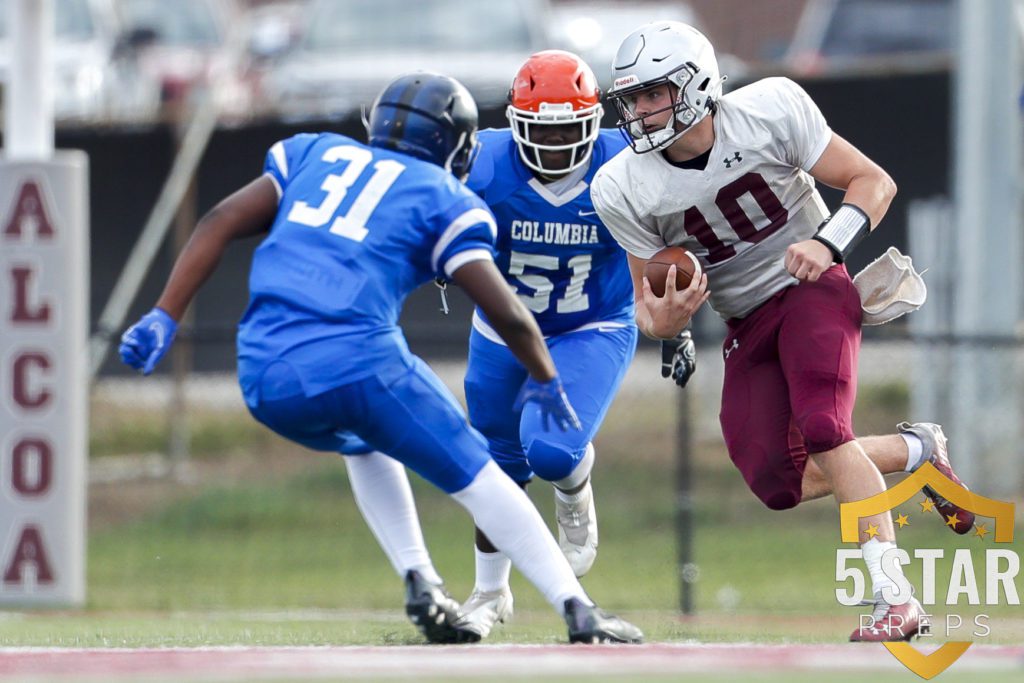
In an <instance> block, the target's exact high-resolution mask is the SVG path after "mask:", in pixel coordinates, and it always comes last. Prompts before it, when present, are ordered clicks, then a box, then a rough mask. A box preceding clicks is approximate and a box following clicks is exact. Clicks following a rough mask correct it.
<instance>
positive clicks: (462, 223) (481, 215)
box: [430, 209, 498, 271]
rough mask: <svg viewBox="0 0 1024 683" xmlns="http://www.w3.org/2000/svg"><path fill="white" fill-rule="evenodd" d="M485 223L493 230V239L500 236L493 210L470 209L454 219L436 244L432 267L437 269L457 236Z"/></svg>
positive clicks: (431, 261)
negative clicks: (438, 263) (445, 251)
mask: <svg viewBox="0 0 1024 683" xmlns="http://www.w3.org/2000/svg"><path fill="white" fill-rule="evenodd" d="M480 223H484V224H486V225H487V227H488V228H490V230H491V239H495V238H497V236H498V226H496V225H495V224H494V216H492V215H491V212H490V211H488V210H486V209H470V210H469V211H467V212H466V213H464V214H462V215H461V216H459V217H458V218H456V219H455V220H453V221H452V222H451V223H450V224H449V225H448V227H447V228H445V231H444V232H443V233H441V237H440V239H438V240H437V244H435V245H434V250H433V251H432V252H431V254H430V267H431V268H433V269H434V270H435V271H436V270H437V262H438V261H439V260H440V259H441V254H443V253H444V250H445V249H447V248H448V245H449V244H451V243H452V242H453V241H454V240H455V238H456V237H458V236H459V235H461V234H462V233H464V232H465V231H467V230H469V229H470V228H472V227H475V226H477V225H479V224H480Z"/></svg>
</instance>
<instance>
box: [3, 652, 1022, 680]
mask: <svg viewBox="0 0 1024 683" xmlns="http://www.w3.org/2000/svg"><path fill="white" fill-rule="evenodd" d="M918 647H919V646H918ZM936 647H937V646H930V647H924V648H919V649H921V650H923V651H924V652H931V651H933V650H934V649H935V648H936ZM0 658H2V661H3V667H2V669H0V671H2V672H0V681H8V680H10V681H13V680H24V679H25V677H30V678H33V679H36V678H44V677H45V680H48V681H51V680H75V681H81V680H83V679H85V680H106V681H127V680H131V681H135V680H139V679H140V678H147V677H157V676H163V677H169V679H171V680H175V681H187V680H196V679H200V680H209V679H210V678H211V677H213V676H215V677H216V680H246V681H250V680H261V679H262V680H265V679H272V680H281V679H284V680H310V679H312V678H327V677H340V678H344V679H351V678H356V677H372V678H408V679H410V680H419V679H422V678H424V677H438V678H442V677H443V678H446V679H447V678H471V679H479V677H480V672H481V671H500V672H501V677H502V678H505V677H508V676H525V675H530V676H544V677H547V678H548V679H553V677H556V676H572V677H574V678H576V677H581V676H585V675H588V674H594V675H600V676H602V677H608V676H616V675H621V676H629V677H630V678H633V679H636V678H638V677H642V676H644V675H658V676H665V675H672V674H676V675H679V676H681V677H683V676H686V675H693V674H699V673H716V674H719V673H723V672H725V673H727V672H740V673H753V672H758V673H761V672H787V671H815V672H821V673H825V672H851V671H887V672H891V671H902V672H904V673H906V670H905V669H904V668H903V665H902V664H900V663H899V662H898V661H897V660H896V658H895V657H893V656H891V655H890V654H889V653H888V652H886V651H885V650H884V649H883V648H877V649H872V650H868V648H863V647H861V648H857V649H856V653H855V654H854V649H853V648H851V647H850V646H849V645H839V644H818V645H813V644H807V645H771V644H739V643H728V644H724V643H723V644H717V643H716V644H700V643H653V644H649V645H630V646H625V645H623V646H583V645H577V646H569V645H564V644H562V645H486V644H483V645H452V646H446V647H443V648H439V647H436V646H427V645H417V646H340V647H337V646H331V647H265V648H254V647H248V646H226V647H200V648H143V649H131V648H102V649H99V648H97V649H93V648H53V647H47V648H2V649H0ZM1022 659H1024V647H1020V646H986V645H974V646H973V647H972V648H971V650H970V652H969V653H968V654H967V655H966V656H964V657H963V658H962V659H960V660H958V661H957V662H956V663H955V664H954V665H953V666H952V668H951V670H954V669H955V670H956V671H957V672H965V671H986V672H991V671H1020V670H1021V669H1022V664H1021V661H1022ZM907 675H909V673H908V674H907ZM954 678H955V675H954Z"/></svg>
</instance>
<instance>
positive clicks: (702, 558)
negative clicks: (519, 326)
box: [0, 388, 1024, 682]
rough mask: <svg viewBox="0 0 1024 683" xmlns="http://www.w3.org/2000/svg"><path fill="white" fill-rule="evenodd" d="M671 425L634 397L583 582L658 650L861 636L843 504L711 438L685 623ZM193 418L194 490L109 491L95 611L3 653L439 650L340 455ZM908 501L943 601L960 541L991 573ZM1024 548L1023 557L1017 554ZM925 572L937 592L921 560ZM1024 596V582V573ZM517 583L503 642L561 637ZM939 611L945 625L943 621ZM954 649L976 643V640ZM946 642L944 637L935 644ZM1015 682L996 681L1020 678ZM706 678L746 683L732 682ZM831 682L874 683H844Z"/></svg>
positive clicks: (35, 622) (468, 577)
mask: <svg viewBox="0 0 1024 683" xmlns="http://www.w3.org/2000/svg"><path fill="white" fill-rule="evenodd" d="M904 400H905V392H903V393H901V392H900V391H898V390H893V389H892V388H887V389H884V391H883V393H881V394H879V398H878V400H877V401H875V405H876V406H877V407H878V409H877V415H872V414H867V415H863V416H862V418H861V419H864V420H867V421H868V422H869V424H870V422H871V420H877V421H878V422H879V423H880V424H882V423H883V422H882V421H883V420H884V422H885V423H887V422H889V421H890V420H891V417H890V415H891V414H892V413H893V412H895V410H894V409H893V407H892V405H890V404H899V403H900V402H901V401H904ZM672 419H673V411H672V406H671V405H669V406H664V405H663V406H662V407H661V409H659V410H655V411H653V412H652V411H649V410H647V409H645V408H642V407H638V404H636V403H635V402H633V401H631V400H627V401H623V400H621V399H620V401H619V402H618V403H617V404H616V406H615V407H614V408H613V411H612V413H611V414H610V416H609V418H608V421H607V423H606V425H607V426H606V429H605V430H604V431H603V432H602V434H601V435H600V436H599V439H598V441H597V448H598V453H599V458H598V464H597V469H596V471H595V484H594V486H595V491H596V495H597V501H598V517H599V519H600V529H601V551H600V553H599V556H598V561H597V564H596V565H595V567H594V569H593V570H592V572H591V573H590V574H589V575H588V576H587V577H586V578H585V579H584V585H585V587H586V588H587V590H588V591H589V592H590V594H591V595H592V597H594V598H595V599H596V600H597V601H598V602H599V603H600V604H601V605H602V606H603V607H605V608H607V609H609V610H612V611H615V612H619V613H621V614H623V615H624V616H626V617H628V618H630V619H631V620H633V621H634V622H636V623H637V624H638V625H640V626H641V627H642V628H643V629H644V631H645V632H646V634H647V637H648V639H649V641H651V642H700V643H744V642H753V643H766V644H779V645H783V644H791V643H809V644H819V643H820V644H829V643H832V644H836V643H843V642H845V640H846V638H847V636H848V634H849V632H850V631H851V630H852V629H853V628H854V627H855V626H856V625H857V618H858V616H857V615H858V613H859V611H860V610H858V608H844V607H841V606H839V605H838V604H837V602H836V599H835V596H834V590H835V589H836V587H837V584H836V582H835V581H834V580H833V577H834V574H835V551H836V548H837V547H838V546H839V528H838V514H837V511H836V509H835V505H834V503H833V502H832V501H831V500H822V501H815V502H812V503H809V504H806V505H803V506H800V508H798V509H796V510H792V511H787V512H781V513H779V512H771V511H769V510H767V509H765V508H763V507H762V506H761V505H760V504H759V503H758V502H757V501H756V499H755V498H754V497H753V495H752V494H750V493H749V491H747V489H746V487H745V486H744V485H743V483H742V481H741V479H740V477H739V474H738V473H737V472H736V471H735V470H734V469H733V467H732V465H731V463H729V462H728V458H727V456H726V455H725V452H724V449H723V448H722V446H721V444H720V443H719V442H713V441H702V442H701V443H700V444H699V446H698V448H697V449H695V452H694V454H693V456H694V458H693V460H694V469H695V471H694V481H695V495H696V508H695V528H696V536H695V546H694V560H695V562H696V563H697V565H698V568H699V573H698V577H697V580H696V582H695V583H694V584H693V589H694V591H695V604H696V607H697V612H696V614H695V615H693V616H686V617H684V616H682V615H680V613H679V611H678V604H679V590H680V581H679V578H678V576H679V574H678V562H677V550H676V539H675V508H674V492H673V488H672V487H673V471H674V467H675V465H674V461H673V448H672V435H673V428H672V426H673V423H672ZM104 420H106V422H105V423H104ZM118 420H119V422H118V424H120V425H121V426H120V427H119V428H117V429H113V428H110V429H108V430H107V431H106V432H104V433H102V434H99V435H96V434H94V436H93V447H94V449H99V452H101V453H116V452H125V451H129V452H130V451H134V450H144V449H145V448H146V447H147V444H151V443H156V442H158V441H159V440H160V439H161V438H163V437H162V435H161V433H160V432H161V429H162V421H161V419H158V418H153V417H152V416H149V417H148V418H144V419H143V418H137V417H136V418H133V417H132V416H131V415H128V416H125V415H121V416H119V418H118ZM98 421H99V423H101V424H106V425H107V426H108V428H109V427H110V425H111V424H113V423H112V422H111V421H110V416H109V415H103V414H101V415H100V416H99V420H98ZM95 423H96V421H94V424H95ZM194 423H195V424H194V427H195V432H194V433H195V434H197V435H198V436H197V441H198V443H199V447H198V448H197V449H196V455H195V458H194V460H193V462H192V463H191V467H190V468H189V470H188V471H189V472H191V473H192V475H193V476H192V478H191V480H186V481H184V482H177V481H175V480H173V479H163V480H160V479H158V480H146V479H142V480H138V481H135V482H128V483H125V482H114V483H108V484H98V485H94V486H93V487H92V490H91V492H90V532H89V546H88V604H87V605H86V607H85V608H84V609H81V610H72V611H64V610H62V611H32V612H19V611H8V612H5V613H0V646H4V647H12V646H48V647H128V648H136V647H198V646H217V645H246V646H307V645H314V646H337V645H410V644H418V643H421V642H422V640H421V638H420V636H419V634H418V633H417V632H416V630H415V629H414V628H413V627H412V626H411V625H410V624H408V622H407V621H406V620H405V618H404V615H403V612H402V598H403V595H402V583H401V580H400V579H399V577H397V576H396V575H395V574H394V573H393V571H392V570H391V568H390V566H389V565H388V563H387V561H386V559H385V556H384V554H383V552H382V551H381V550H380V549H379V548H378V547H377V545H376V542H375V541H374V539H373V538H372V536H371V535H370V533H369V531H368V529H367V528H366V525H365V523H364V522H363V521H362V519H361V517H360V516H359V513H358V511H357V509H356V506H355V504H354V502H353V500H352V496H351V492H350V489H349V485H348V481H347V477H346V474H345V470H344V466H343V464H342V462H341V461H340V459H338V458H334V457H330V456H323V455H315V454H312V453H310V452H307V451H302V450H300V449H296V448H293V447H291V446H290V445H288V444H285V443H284V442H283V441H281V440H279V439H277V438H276V437H273V436H272V435H270V434H269V433H267V432H266V431H264V430H262V429H261V428H259V427H258V426H257V427H254V425H252V424H250V423H249V421H248V418H247V417H246V416H244V415H233V416H227V417H225V416H202V415H198V416H197V417H196V419H195V421H194ZM868 430H870V431H877V429H874V428H873V427H869V428H868ZM100 460H102V458H101V459H100ZM412 479H413V487H414V490H415V494H416V499H417V504H418V507H419V511H420V515H421V518H422V520H423V528H424V532H425V535H426V538H427V542H428V545H429V546H430V548H431V552H432V555H433V558H434V561H435V563H436V565H437V567H438V569H439V570H440V571H441V573H442V574H443V575H444V576H445V577H446V580H447V583H448V586H449V588H450V590H451V592H452V593H453V595H455V596H456V597H457V598H460V599H464V598H465V596H466V595H468V593H469V591H470V589H471V587H472V581H473V553H472V545H471V539H472V525H471V523H470V520H469V518H468V516H467V515H466V514H465V512H464V511H463V509H462V508H461V507H459V506H458V505H456V504H455V503H454V502H452V501H451V500H449V499H448V498H447V497H446V496H444V495H442V494H440V493H439V492H437V491H435V490H434V489H433V488H432V487H430V486H429V485H427V484H425V483H424V482H422V481H421V480H419V479H418V478H417V477H415V476H413V477H412ZM531 496H532V497H533V499H534V501H535V502H536V504H537V505H538V507H539V508H540V509H541V512H542V514H543V515H544V517H545V518H546V519H549V520H553V511H552V503H551V489H550V486H549V485H548V484H546V483H545V482H538V483H535V484H534V485H533V486H531ZM903 507H904V508H905V509H903V510H902V511H903V512H906V513H908V514H909V515H910V519H911V525H910V526H909V527H907V528H906V529H905V530H903V531H901V532H900V535H899V537H898V540H900V543H901V546H903V547H907V548H913V547H942V548H946V549H947V558H946V559H945V560H943V561H940V563H939V577H940V581H939V587H940V591H944V590H945V587H946V584H947V582H948V576H949V566H950V561H949V560H950V558H951V556H952V552H953V550H954V549H955V548H957V547H971V548H972V550H973V553H974V556H975V560H976V562H977V564H976V566H977V567H978V568H979V571H983V567H984V564H983V562H982V558H983V550H984V548H985V547H992V543H991V541H982V540H980V539H976V538H967V539H962V538H960V537H956V536H954V535H953V534H951V533H949V532H948V531H947V530H945V529H944V528H943V526H942V522H941V520H940V519H939V517H938V516H937V515H935V514H934V513H931V514H927V515H925V514H921V512H920V509H919V508H918V509H917V510H916V511H915V510H914V509H913V508H914V507H916V505H915V504H914V503H913V502H911V503H908V504H907V505H905V506H903ZM1015 549H1017V550H1018V551H1019V550H1020V549H1021V544H1020V543H1019V542H1018V543H1017V544H1015ZM908 573H909V576H910V577H911V579H912V581H915V582H919V580H920V571H919V568H918V567H917V566H916V565H915V566H912V567H911V568H910V570H909V572H908ZM981 583H982V585H983V584H984V581H982V582H981ZM1017 585H1018V587H1020V588H1024V584H1022V583H1021V582H1020V580H1019V579H1018V584H1017ZM513 589H514V590H515V594H516V616H515V619H514V620H513V621H512V622H511V623H510V624H507V625H505V626H504V627H502V628H499V629H496V631H495V632H494V633H493V634H492V638H491V639H490V642H494V643H499V644H501V643H505V644H528V643H530V644H545V643H550V644H554V643H560V642H563V641H564V637H565V635H564V626H563V624H562V623H561V620H560V619H559V618H558V617H557V616H556V615H555V613H554V612H553V611H552V610H551V609H550V608H549V607H548V605H547V604H546V603H544V601H543V600H542V599H541V597H540V595H539V594H538V593H537V592H536V590H535V589H534V588H533V587H532V586H530V585H529V584H528V583H527V582H526V581H525V579H523V578H522V576H520V575H518V574H515V573H514V574H513ZM940 595H941V593H940ZM983 597H984V596H983ZM933 611H934V612H935V614H936V615H938V616H937V617H936V618H937V619H938V620H940V621H941V619H942V616H941V615H942V614H943V613H944V611H945V608H944V607H936V608H935V609H934V610H933ZM982 612H983V613H985V614H988V615H990V617H991V618H990V625H991V628H992V632H991V635H990V636H989V637H987V638H985V639H984V642H987V643H992V644H1020V643H1022V642H1024V618H1022V617H1024V614H1022V612H1021V611H1020V608H1019V607H1006V606H997V607H985V606H979V607H969V606H968V607H965V608H963V610H962V612H961V613H962V614H963V616H964V621H965V622H967V623H969V622H970V619H971V618H972V617H973V615H974V614H976V613H982ZM949 639H952V640H975V639H974V638H973V637H972V636H971V633H970V630H969V629H967V628H966V627H965V628H963V629H961V630H959V631H957V632H955V633H951V634H950V638H949ZM944 640H946V637H945V636H944V634H941V633H940V634H939V635H938V636H937V637H936V638H934V639H933V640H932V641H931V642H932V643H935V644H938V643H941V642H943V641H944ZM875 656H878V655H875ZM999 676H1000V674H995V675H993V676H986V677H985V678H984V680H986V681H993V682H997V681H1001V680H1004V679H1002V678H1000V677H999ZM489 680H502V679H500V678H499V679H489ZM569 680H572V679H571V678H570V679H569ZM580 680H583V679H580ZM586 680H595V678H594V677H589V676H588V677H587V679H586ZM596 680H602V678H601V677H600V676H598V677H597V678H596ZM615 680H623V679H622V678H621V677H616V678H615ZM637 680H641V679H637ZM642 680H652V678H651V677H650V676H645V677H644V678H643V679H642ZM701 680H713V681H732V680H741V679H740V678H736V677H732V676H731V675H730V674H728V672H727V671H726V672H723V673H722V675H720V676H713V677H710V678H702V679H701ZM742 680H754V681H766V682H772V681H776V680H779V681H781V680H786V681H791V682H800V681H804V680H807V681H811V680H820V678H819V677H815V676H811V675H804V674H802V673H800V672H788V673H785V674H780V675H779V676H775V675H773V674H771V673H769V672H765V673H764V675H763V676H750V675H748V674H744V675H743V677H742ZM828 680H830V681H847V680H849V681H853V680H861V678H860V677H857V676H853V675H850V676H845V675H844V674H837V675H836V676H835V677H831V676H830V677H829V679H828ZM876 680H888V678H886V677H885V676H883V677H882V678H876ZM892 680H910V679H908V678H907V677H906V676H905V675H904V676H903V677H896V678H893V679H892ZM957 680H967V679H966V678H959V679H957ZM1005 680H1010V679H1009V678H1006V679H1005ZM1014 680H1017V678H1014Z"/></svg>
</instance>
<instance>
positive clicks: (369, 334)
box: [238, 133, 495, 397]
mask: <svg viewBox="0 0 1024 683" xmlns="http://www.w3.org/2000/svg"><path fill="white" fill-rule="evenodd" d="M264 172H265V174H266V175H268V176H269V177H270V178H271V180H273V182H274V184H275V185H276V186H277V188H278V193H279V197H280V199H279V208H278V214H277V218H276V219H275V221H274V223H273V225H272V227H271V229H270V234H269V235H268V236H267V237H266V239H265V240H264V241H263V243H262V244H260V246H259V247H258V248H257V249H256V252H255V254H254V256H253V262H252V269H251V271H250V276H249V306H248V308H247V309H246V312H245V315H244V316H243V318H242V321H241V322H240V323H239V329H238V357H239V379H240V382H241V384H242V387H243V392H248V389H247V388H251V387H252V385H253V384H254V383H255V382H256V381H257V380H258V379H259V377H258V374H259V373H261V372H262V369H263V368H264V367H265V366H266V364H267V363H269V362H271V361H273V360H276V359H281V358H284V359H285V360H286V361H287V362H288V363H289V364H291V365H292V366H293V367H295V368H296V370H297V372H298V374H299V376H300V378H301V380H302V384H303V388H304V390H305V391H306V393H307V394H309V395H313V394H315V393H318V392H320V391H326V390H329V389H331V388H333V387H336V386H339V385H341V384H345V383H349V382H353V381H356V380H358V379H362V378H365V377H367V376H369V375H371V374H374V373H375V372H376V371H377V370H378V369H379V363H382V362H389V359H393V358H394V357H395V353H396V349H398V350H399V352H401V353H406V354H407V353H408V348H407V346H406V344H405V339H404V337H403V335H402V333H401V330H400V329H399V327H398V316H399V313H400V311H401V307H402V303H403V302H404V300H405V298H406V296H408V294H409V293H410V292H411V291H413V290H414V289H416V288H417V287H418V286H420V285H421V284H423V283H424V282H429V281H430V280H432V279H434V278H435V277H445V278H448V277H450V276H451V274H452V273H453V272H454V271H455V270H457V269H458V268H459V267H460V266H462V265H464V264H465V263H468V262H470V261H473V260H478V259H484V258H486V259H490V258H493V244H494V237H495V225H494V218H493V216H492V215H491V213H490V211H489V210H488V209H487V207H486V205H485V204H484V202H483V201H482V200H481V199H480V198H479V197H477V196H476V195H475V194H473V193H472V192H470V191H469V190H468V189H467V188H466V187H465V186H464V185H463V184H462V183H460V182H459V181H458V180H456V179H455V178H454V177H453V176H452V175H451V174H450V173H448V172H447V171H445V170H444V169H443V168H441V167H439V166H437V165H435V164H431V163H428V162H425V161H420V160H418V159H415V158H413V157H410V156H408V155H405V154H400V153H398V152H392V151H390V150H385V149H379V148H376V147H370V146H367V145H364V144H362V143H359V142H357V141H355V140H352V139H351V138H347V137H344V136H341V135H336V134H332V133H324V134H320V135H312V134H307V135H297V136H295V137H292V138H289V139H287V140H283V141H281V142H278V143H277V144H275V145H274V146H273V147H271V149H270V151H269V152H268V153H267V157H266V163H265V166H264ZM324 342H326V343H324ZM247 397H248V393H247Z"/></svg>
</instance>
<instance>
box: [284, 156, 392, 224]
mask: <svg viewBox="0 0 1024 683" xmlns="http://www.w3.org/2000/svg"><path fill="white" fill-rule="evenodd" d="M321 159H322V160H323V161H325V162H327V163H329V164H335V163H337V162H339V161H347V162H348V165H347V166H345V170H344V171H342V172H341V175H334V174H333V173H332V174H329V175H328V176H327V177H326V178H324V182H323V183H322V184H321V185H320V189H321V190H323V191H324V192H326V193H327V196H326V197H324V199H323V201H322V202H320V205H319V206H310V205H309V204H307V203H306V202H303V201H297V202H295V203H293V204H292V208H291V211H289V212H288V220H289V221H292V222H293V223H299V224H301V225H308V226H309V227H311V228H322V227H323V226H325V225H327V222H328V221H329V220H331V218H334V222H333V223H331V232H332V233H334V234H335V235H340V236H341V237H345V238H348V239H350V240H354V241H356V242H362V241H363V240H364V239H365V238H366V235H367V233H368V232H369V231H368V230H367V229H366V223H367V221H369V220H370V215H371V214H372V213H373V211H374V209H376V208H377V205H378V204H380V200H381V199H382V198H383V197H384V193H385V192H387V191H388V189H389V188H390V187H391V185H392V184H393V183H394V182H395V180H397V179H398V176H400V175H401V174H402V171H404V170H405V166H404V165H403V164H400V163H398V162H397V161H395V160H393V159H383V160H381V161H378V162H377V163H375V164H374V165H373V175H372V176H370V179H369V180H368V181H367V182H366V185H364V186H363V189H362V190H361V191H360V192H359V195H358V196H357V197H356V198H355V201H353V202H352V206H350V207H349V209H348V212H347V213H346V214H344V215H342V216H337V217H335V216H334V214H335V213H336V212H337V211H338V207H339V206H341V202H342V200H344V199H345V195H346V194H347V193H348V191H349V188H351V187H352V186H353V185H354V184H355V182H356V181H357V180H358V179H359V176H361V175H362V174H363V171H364V170H366V167H367V166H368V165H369V164H370V162H371V161H372V160H373V153H372V152H370V151H369V150H367V149H363V148H362V147H352V146H349V145H339V146H337V147H331V148H330V149H328V150H327V151H326V152H324V155H323V156H322V157H321Z"/></svg>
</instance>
